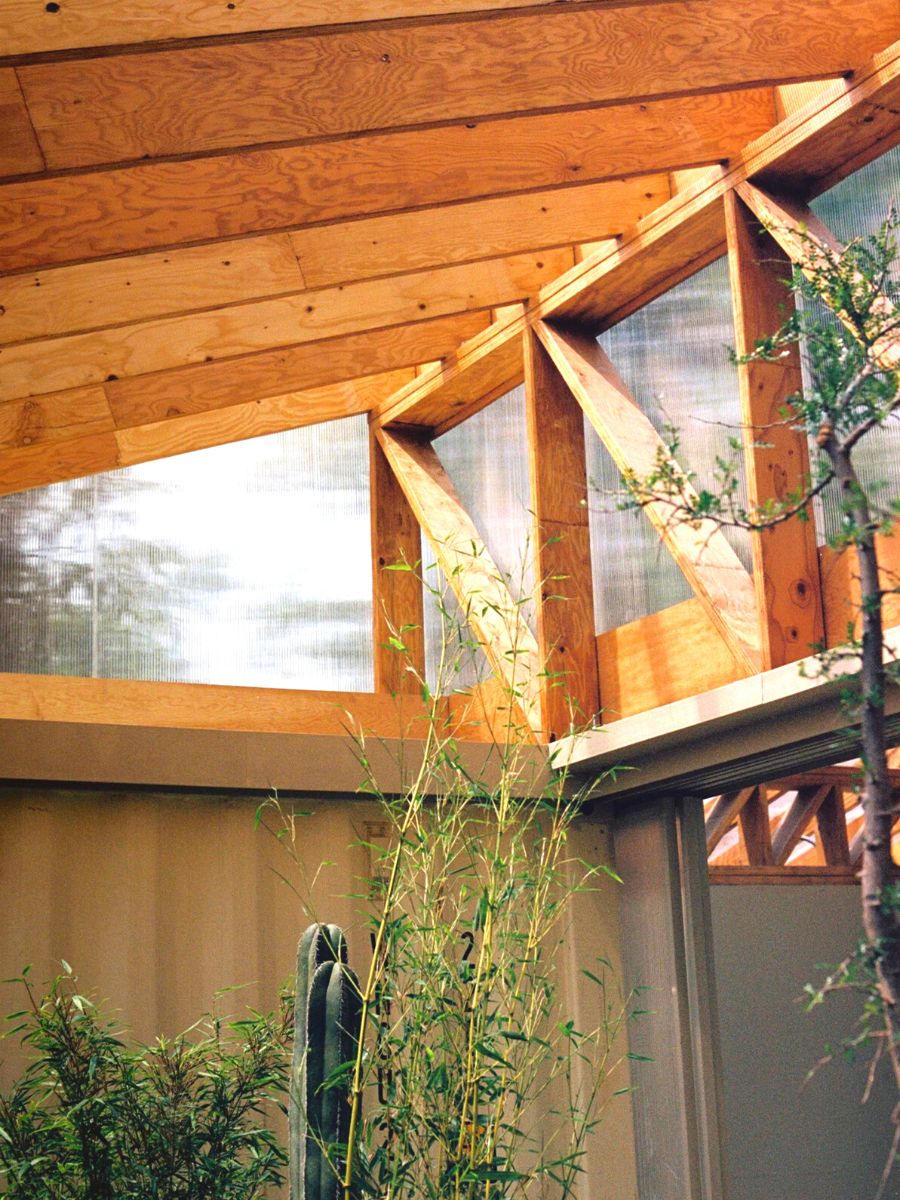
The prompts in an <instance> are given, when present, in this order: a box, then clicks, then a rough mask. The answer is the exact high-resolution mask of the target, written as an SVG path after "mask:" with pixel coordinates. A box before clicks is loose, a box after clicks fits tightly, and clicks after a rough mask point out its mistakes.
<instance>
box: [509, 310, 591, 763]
mask: <svg viewBox="0 0 900 1200" xmlns="http://www.w3.org/2000/svg"><path fill="white" fill-rule="evenodd" d="M524 336H525V345H524V360H525V406H526V412H527V422H528V458H529V466H530V471H531V504H532V510H533V526H532V538H533V542H534V563H535V579H536V605H535V607H536V613H537V635H538V645H539V647H540V655H541V661H542V662H543V664H544V669H545V672H546V675H545V677H544V679H543V685H542V688H541V718H542V724H543V728H544V730H545V731H546V732H547V736H548V740H549V741H553V740H554V739H555V738H558V737H561V736H563V735H564V734H566V733H568V732H569V730H570V728H571V727H572V726H575V727H576V728H577V727H578V726H580V725H584V724H586V723H587V722H589V721H590V720H591V718H592V717H593V716H594V714H595V713H597V712H599V710H600V685H599V678H598V670H597V643H596V635H595V629H594V591H593V578H592V575H591V541H590V531H589V528H588V510H587V474H586V465H585V451H584V416H583V414H582V411H581V407H580V405H579V404H578V402H577V400H576V399H575V397H574V396H573V395H572V392H571V390H570V389H569V387H568V385H567V384H566V383H565V381H564V380H563V378H562V377H561V376H560V374H559V372H558V371H557V370H556V368H555V366H554V365H553V363H552V362H551V360H550V357H549V355H548V354H547V351H546V350H545V349H544V347H543V346H542V345H541V343H540V341H539V340H538V339H537V337H536V336H535V335H534V333H533V332H532V331H531V330H526V332H525V335H524Z"/></svg>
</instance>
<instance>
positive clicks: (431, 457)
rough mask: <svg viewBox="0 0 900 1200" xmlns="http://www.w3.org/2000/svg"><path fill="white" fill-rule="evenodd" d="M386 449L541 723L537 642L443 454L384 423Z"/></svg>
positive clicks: (503, 673) (480, 629) (471, 616)
mask: <svg viewBox="0 0 900 1200" xmlns="http://www.w3.org/2000/svg"><path fill="white" fill-rule="evenodd" d="M377 436H378V440H379V443H380V445H381V447H382V449H383V450H384V453H385V457H386V458H387V460H388V462H389V463H390V466H391V469H392V471H393V472H394V474H395V475H396V477H397V480H398V481H399V483H400V486H401V487H402V489H403V491H404V493H405V494H406V498H407V500H408V501H409V503H410V506H411V508H412V510H413V512H414V513H415V515H416V518H417V520H418V522H419V524H420V525H421V527H422V529H423V530H424V532H425V535H426V537H427V538H428V540H429V542H430V543H431V546H432V549H433V550H434V553H435V557H436V559H437V562H438V564H439V566H440V568H441V571H442V573H443V575H444V577H445V579H446V580H447V583H448V584H449V586H450V588H451V589H452V591H453V593H454V595H455V596H456V598H457V600H458V601H459V603H460V606H461V607H462V610H463V613H464V615H465V618H466V620H467V622H468V624H469V627H470V628H471V630H472V632H473V633H474V634H475V636H476V637H477V639H478V641H479V643H480V644H481V645H482V647H483V649H484V652H485V655H486V656H487V659H488V662H489V663H490V665H491V668H492V670H493V671H494V672H495V673H496V675H497V677H498V678H499V679H500V680H501V681H502V682H503V684H504V685H505V689H506V692H507V695H508V696H509V698H510V700H509V702H510V704H512V703H514V702H516V703H518V704H519V705H520V706H521V708H522V710H523V712H524V714H525V718H526V720H527V722H528V726H529V727H530V729H531V731H532V732H533V733H535V734H537V733H538V732H539V731H540V729H541V711H540V688H541V680H540V676H541V671H542V669H543V664H542V663H541V658H540V652H539V650H538V644H537V641H536V639H535V637H534V635H533V634H532V633H531V631H530V629H529V628H528V626H527V625H526V623H525V620H524V617H523V616H522V608H521V605H520V604H519V603H518V602H517V601H516V600H515V599H514V598H513V596H512V595H511V594H510V591H509V588H508V587H507V585H506V583H505V581H504V579H503V576H502V574H501V572H500V570H499V568H498V567H497V565H496V564H495V563H494V561H493V559H492V558H491V556H490V554H489V553H488V550H487V547H486V546H485V544H484V542H483V540H482V538H481V536H480V534H479V533H478V530H477V529H476V528H475V526H474V525H473V523H472V521H471V519H470V518H469V516H468V514H467V513H466V511H465V509H464V508H463V506H462V504H461V502H460V499H459V497H458V496H457V494H456V492H455V490H454V488H453V484H452V483H451V482H450V479H449V477H448V476H447V473H446V472H445V471H444V468H443V467H442V466H441V462H440V459H439V458H438V456H437V454H436V453H435V451H434V448H433V447H432V446H431V443H430V442H429V441H428V440H427V439H426V438H423V437H416V436H415V435H412V434H408V433H393V432H388V431H386V430H383V429H382V430H379V431H378V435H377Z"/></svg>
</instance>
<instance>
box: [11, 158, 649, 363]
mask: <svg viewBox="0 0 900 1200" xmlns="http://www.w3.org/2000/svg"><path fill="white" fill-rule="evenodd" d="M668 197H669V188H668V184H667V182H666V177H665V176H663V175H652V176H638V177H636V178H633V179H626V180H609V181H607V182H605V183H596V184H588V185H586V186H583V187H582V186H577V187H572V188H567V189H565V191H559V190H554V191H541V192H533V193H527V194H526V195H522V196H504V197H500V198H498V199H494V200H484V201H477V200H476V201H470V202H467V203H465V204H458V205H453V206H452V207H450V208H427V209H421V210H416V211H415V212H407V213H395V214H392V215H391V216H387V217H370V218H366V219H363V220H360V221H352V222H344V223H341V224H338V225H320V226H317V227H316V228H315V229H307V230H300V231H297V232H295V233H292V234H284V233H273V234H262V235H256V236H253V237H246V238H239V239H231V240H228V241H217V242H211V243H208V244H206V245H202V246H184V247H179V248H176V249H174V250H166V251H159V252H150V253H144V254H133V255H127V256H123V257H118V258H112V259H101V260H100V261H95V262H86V263H79V264H77V265H75V266H69V267H51V268H49V269H48V270H41V271H36V272H29V273H27V274H23V275H8V276H6V277H4V278H3V279H2V280H0V308H2V309H3V310H4V311H3V312H2V313H0V342H3V343H7V344H11V343H14V342H22V341H28V340H30V339H34V338H43V337H47V338H51V337H59V336H61V335H63V334H68V333H80V332H84V331H86V330H89V329H102V328H104V327H106V326H111V325H122V324H128V323H130V322H136V321H148V320H152V319H154V318H157V317H167V316H172V315H174V314H176V313H186V312H196V311H198V310H201V309H215V308H221V307H223V306H224V305H228V304H239V303H243V302H245V301H248V300H260V299H264V298H267V297H273V296H278V295H284V294H287V293H291V292H298V291H301V290H303V289H304V288H309V289H321V288H331V287H336V286H337V285H339V284H347V283H352V282H354V281H357V280H361V279H368V278H375V277H384V276H396V275H404V274H407V273H409V272H412V271H416V272H418V271H425V270H429V269H434V268H437V267H442V266H447V265H451V264H454V263H463V262H474V261H477V260H480V259H485V258H491V259H496V258H508V257H510V256H512V255H518V254H530V253H533V252H534V251H535V250H545V249H548V248H552V247H557V248H558V247H561V246H568V245H570V244H573V243H578V242H581V241H583V240H584V239H585V238H601V239H602V238H605V237H608V236H610V235H611V234H616V233H621V232H622V231H623V230H625V229H626V228H628V227H629V226H631V225H633V224H634V222H635V221H636V220H638V219H639V217H641V216H643V215H644V214H645V213H647V212H650V211H651V210H652V209H653V208H654V207H655V206H656V205H658V204H660V203H662V202H663V201H664V200H667V199H668ZM539 261H540V260H539ZM298 264H299V265H298Z"/></svg>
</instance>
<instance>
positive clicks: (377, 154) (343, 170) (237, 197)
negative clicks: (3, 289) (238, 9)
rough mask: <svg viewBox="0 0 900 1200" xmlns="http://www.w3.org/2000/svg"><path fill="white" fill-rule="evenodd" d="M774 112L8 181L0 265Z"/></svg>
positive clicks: (746, 102) (618, 115)
mask: <svg viewBox="0 0 900 1200" xmlns="http://www.w3.org/2000/svg"><path fill="white" fill-rule="evenodd" d="M771 123H772V102H771V94H770V92H769V91H768V90H766V89H750V90H748V91H739V92H721V93H714V94H712V95H709V96H706V95H703V96H692V97H688V98H681V97H676V98H674V99H669V100H653V101H649V102H648V103H646V104H629V105H622V106H617V107H615V108H613V109H607V108H598V109H587V110H581V111H578V112H574V113H570V112H562V113H549V114H545V115H540V116H534V117H522V116H519V117H507V118H502V119H496V120H490V121H484V122H481V123H471V122H470V123H467V124H461V125H459V124H458V125H451V126H448V127H444V128H437V129H431V128H426V129H419V130H413V131H410V132H396V133H384V134H375V135H372V136H371V137H368V138H365V139H363V140H361V141H356V140H355V139H350V140H339V141H334V142H315V143H311V144H307V145H302V146H278V147H275V148H274V149H271V150H269V149H256V148H254V149H248V150H242V151H238V152H233V153H228V154H222V155H215V156H212V157H205V158H193V159H178V160H175V161H166V162H150V163H147V164H144V165H135V166H125V167H114V168H110V169H108V170H101V171H96V170H95V171H89V172H84V173H82V172H78V173H75V174H68V173H64V174H60V175H55V176H52V177H48V178H35V179H30V180H24V181H22V182H13V183H8V184H6V185H5V186H4V187H3V189H2V196H3V203H2V208H0V270H3V271H15V270H32V269H35V268H38V267H45V266H50V265H53V264H59V265H61V264H63V263H67V262H73V261H82V260H87V259H93V258H100V257H104V256H107V255H115V254H125V253H128V252H131V251H139V250H151V249H160V248H162V247H168V246H173V245H178V244H185V243H191V242H204V241H213V240H216V239H218V238H234V237H238V236H242V235H245V234H252V233H262V232H266V231H275V230H286V229H292V228H303V227H304V226H308V225H313V224H317V223H323V222H330V221H338V220H347V219H350V218H353V217H362V216H370V215H374V214H375V213H384V212H389V211H392V210H395V209H403V208H411V207H416V206H420V205H435V204H449V203H453V202H456V201H462V200H472V199H476V198H478V197H484V196H489V195H496V194H501V193H510V194H511V193H515V192H524V191H531V190H537V189H542V188H548V187H559V186H564V185H566V184H569V183H572V182H577V183H587V182H589V181H599V180H603V179H616V178H619V177H621V176H623V175H635V174H654V173H657V172H660V171H667V170H670V169H673V168H675V167H679V166H691V165H699V164H702V163H705V162H706V163H710V162H716V161H718V160H720V159H722V158H725V157H728V156H730V155H734V154H737V153H738V152H739V151H740V150H741V148H742V147H743V146H744V145H745V144H746V143H747V142H748V141H750V140H751V139H752V138H754V137H758V136H759V135H761V134H762V133H763V132H764V131H765V130H767V129H768V128H769V127H770V126H771ZM470 124H474V128H470V127H469V125H470ZM673 129H677V130H678V131H679V136H678V137H677V138H673V136H672V131H673Z"/></svg>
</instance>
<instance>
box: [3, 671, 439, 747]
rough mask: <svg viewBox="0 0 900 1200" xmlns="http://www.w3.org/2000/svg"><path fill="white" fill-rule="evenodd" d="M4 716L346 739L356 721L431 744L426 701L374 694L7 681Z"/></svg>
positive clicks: (47, 678) (55, 679)
mask: <svg viewBox="0 0 900 1200" xmlns="http://www.w3.org/2000/svg"><path fill="white" fill-rule="evenodd" d="M0 714H2V718H3V719H7V720H14V721H56V722H62V723H68V722H72V721H77V722H80V723H83V724H98V725H143V726H150V727H151V728H152V727H155V728H159V729H245V730H255V731H258V732H264V733H306V734H337V735H340V736H342V735H344V734H346V728H347V718H348V714H350V715H351V716H352V717H353V718H355V719H356V720H357V721H358V722H359V725H360V726H361V727H362V728H364V729H365V730H366V731H371V732H372V733H376V734H380V735H382V736H385V737H402V736H405V737H412V738H417V737H424V736H425V732H424V731H425V722H426V720H427V714H426V710H425V706H424V705H423V704H422V702H421V700H420V699H418V698H416V697H412V696H397V697H393V698H392V697H391V696H389V695H386V694H385V693H380V694H379V693H374V692H324V691H299V690H297V689H294V688H256V687H232V686H229V687H223V686H219V685H216V684H204V683H150V682H146V681H144V680H132V679H83V678H79V677H77V676H75V677H65V676H54V675H13V674H3V675H0Z"/></svg>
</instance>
